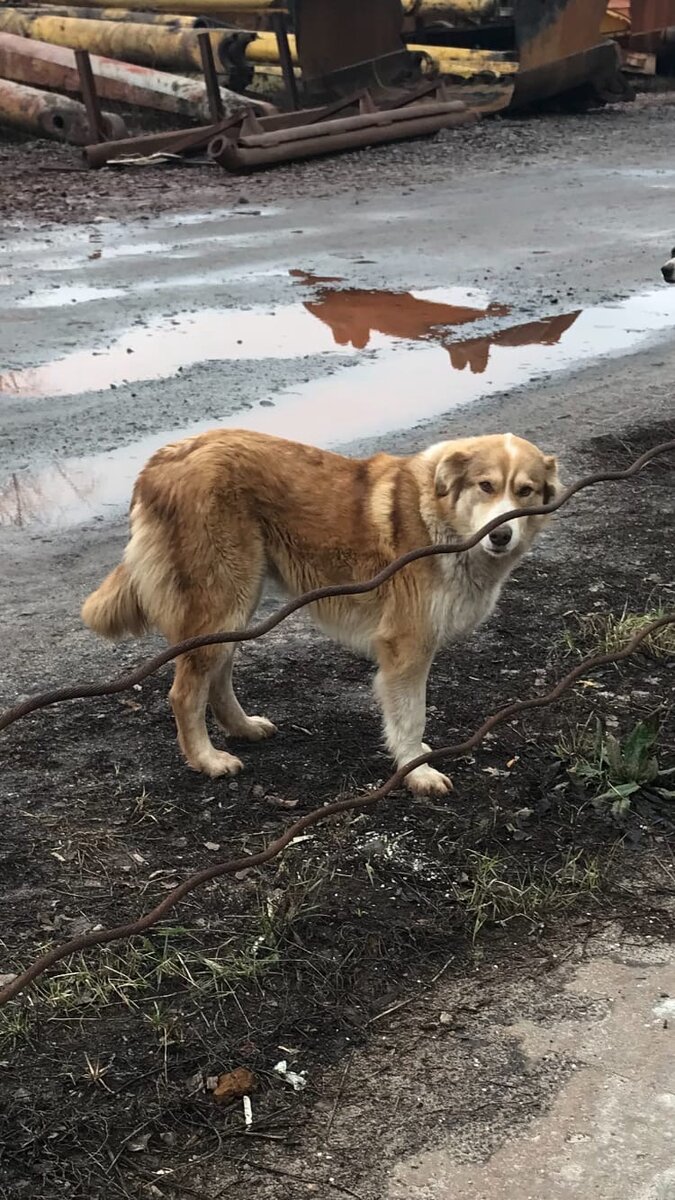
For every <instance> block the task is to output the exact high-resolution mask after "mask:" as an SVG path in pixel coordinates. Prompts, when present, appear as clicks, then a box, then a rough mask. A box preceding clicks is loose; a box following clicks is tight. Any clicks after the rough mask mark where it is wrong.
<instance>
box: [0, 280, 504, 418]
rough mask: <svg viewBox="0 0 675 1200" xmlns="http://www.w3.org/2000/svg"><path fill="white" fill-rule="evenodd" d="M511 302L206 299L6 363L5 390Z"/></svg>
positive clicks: (72, 387)
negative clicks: (47, 359) (235, 303)
mask: <svg viewBox="0 0 675 1200" xmlns="http://www.w3.org/2000/svg"><path fill="white" fill-rule="evenodd" d="M471 301H473V304H471V303H470V302H471ZM479 305H480V307H479ZM507 312H508V309H507V308H505V307H504V305H498V304H489V303H487V302H486V301H485V300H484V299H483V296H482V294H481V293H478V292H468V291H465V290H464V289H461V288H437V289H434V290H433V291H431V292H428V293H426V294H424V293H420V295H419V296H414V295H413V294H412V293H411V292H404V293H398V292H368V291H357V290H356V289H352V290H349V291H328V290H322V291H320V293H319V298H318V300H317V301H316V302H314V301H312V302H307V303H306V304H289V305H285V306H282V307H280V308H277V309H275V310H273V311H272V312H268V311H266V310H264V309H261V308H259V307H258V308H251V309H249V310H247V311H241V310H234V309H206V310H202V311H200V312H197V313H181V314H179V315H177V316H175V317H160V318H155V319H153V320H149V321H148V322H147V323H146V324H145V325H143V326H135V327H134V328H133V329H130V330H128V331H127V332H126V333H125V334H124V335H123V336H122V337H121V338H119V339H118V340H117V341H116V342H115V343H114V344H113V345H112V346H110V347H109V348H107V349H103V350H78V351H75V353H73V354H69V355H68V356H67V357H66V358H61V359H58V360H56V361H55V362H51V363H46V364H45V365H44V366H42V367H29V368H26V369H24V370H18V371H7V372H5V373H4V374H3V375H0V394H2V393H4V394H7V395H11V396H17V397H18V396H23V397H26V398H40V397H44V396H69V395H74V394H79V393H81V392H89V391H103V390H106V389H107V388H109V387H119V386H120V385H122V384H125V383H132V382H135V381H138V380H149V379H167V378H169V377H170V376H171V375H175V374H176V373H177V372H178V371H179V370H181V369H183V368H185V367H190V366H193V365H194V364H195V363H200V362H214V361H220V362H223V361H228V360H229V361H230V362H233V361H239V360H242V359H291V358H302V357H303V356H305V355H308V354H329V353H333V354H335V353H337V352H338V351H341V352H342V353H344V350H345V349H346V350H347V352H349V351H350V349H354V350H358V349H363V348H364V347H365V346H367V345H368V346H371V347H372V348H373V349H380V348H382V347H384V346H386V345H387V344H388V341H389V339H391V338H406V339H410V340H417V339H419V338H422V337H439V338H441V337H446V336H447V333H444V332H443V331H442V329H441V328H440V327H442V326H445V327H447V326H449V325H461V324H465V323H466V322H468V321H477V320H480V319H481V318H482V317H485V316H492V317H496V316H503V315H504V314H505V313H507ZM315 317H318V318H319V320H318V321H317V320H314V318H315Z"/></svg>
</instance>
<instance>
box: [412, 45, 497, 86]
mask: <svg viewBox="0 0 675 1200" xmlns="http://www.w3.org/2000/svg"><path fill="white" fill-rule="evenodd" d="M408 50H411V51H413V53H417V54H426V56H427V58H429V59H430V60H431V62H432V63H433V65H434V67H435V68H436V70H437V71H438V73H439V75H456V76H457V77H458V78H461V79H472V78H473V77H474V76H475V75H485V74H490V75H497V76H498V77H499V78H503V77H507V76H509V75H516V74H517V72H518V63H517V62H509V61H508V60H507V59H503V58H500V57H499V56H498V55H494V54H491V52H490V51H489V50H465V49H464V48H463V47H459V46H422V45H409V46H408Z"/></svg>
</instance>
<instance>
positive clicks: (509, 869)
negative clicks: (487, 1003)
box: [456, 851, 601, 942]
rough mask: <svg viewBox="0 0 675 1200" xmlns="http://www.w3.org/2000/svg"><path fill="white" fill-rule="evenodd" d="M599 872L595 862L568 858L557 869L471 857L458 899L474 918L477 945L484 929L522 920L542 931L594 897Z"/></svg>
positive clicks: (491, 857) (573, 855) (477, 855)
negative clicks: (551, 919)
mask: <svg viewBox="0 0 675 1200" xmlns="http://www.w3.org/2000/svg"><path fill="white" fill-rule="evenodd" d="M600 883H601V872H600V867H599V865H598V861H597V859H595V858H592V859H584V858H583V856H582V853H581V852H580V851H578V852H576V853H571V852H570V853H569V854H568V855H567V857H566V859H565V860H564V862H563V863H562V864H560V865H558V866H553V865H551V864H549V863H544V864H543V866H541V867H540V868H537V867H533V866H530V867H523V866H522V865H521V864H520V863H517V862H514V861H513V860H509V859H503V858H500V857H499V856H498V855H489V854H480V853H478V852H475V853H472V854H471V855H470V856H469V862H468V865H467V881H466V883H465V884H462V885H460V886H458V887H457V889H456V894H457V897H458V899H459V900H460V901H461V902H462V904H463V905H464V906H465V908H466V910H467V912H468V913H469V914H470V915H471V916H472V918H473V940H474V942H475V940H476V938H477V937H478V934H479V933H480V931H481V929H482V928H483V926H484V925H486V924H488V923H490V924H495V925H504V924H505V923H506V922H508V921H513V920H516V919H518V918H520V919H523V920H525V921H527V922H529V923H530V924H531V925H532V926H538V925H541V922H542V919H543V917H544V916H545V915H546V914H550V913H553V912H560V911H562V910H564V909H568V908H570V907H571V906H572V905H573V904H574V903H575V902H576V901H577V900H578V899H579V898H580V897H581V896H582V895H584V896H588V895H593V894H594V893H596V892H597V891H598V889H599V887H600Z"/></svg>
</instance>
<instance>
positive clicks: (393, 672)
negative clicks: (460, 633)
mask: <svg viewBox="0 0 675 1200" xmlns="http://www.w3.org/2000/svg"><path fill="white" fill-rule="evenodd" d="M376 653H377V661H378V664H379V668H380V669H379V671H378V672H377V675H376V676H375V695H376V696H377V699H378V700H379V702H380V707H381V709H382V715H383V717H384V735H385V738H386V742H387V746H388V748H389V751H390V753H391V754H392V756H393V758H394V760H395V762H396V766H397V767H403V766H405V764H406V763H409V762H411V760H412V759H413V758H418V757H419V755H420V754H425V753H426V752H427V751H428V749H429V747H428V746H427V745H426V743H425V742H423V741H422V738H423V736H424V726H425V724H426V701H427V678H428V675H429V669H430V667H431V663H432V660H433V651H432V650H429V651H427V652H424V653H421V652H420V647H419V646H415V645H414V643H413V641H412V640H411V639H410V638H409V637H407V636H403V637H401V638H382V639H381V640H378V642H377V645H376ZM405 782H406V786H407V787H409V788H410V790H411V791H413V792H417V793H418V794H420V795H435V796H444V795H446V793H447V792H449V791H451V790H452V783H451V781H450V779H449V778H448V776H447V775H442V774H441V772H440V771H437V770H435V768H434V767H431V766H429V765H428V764H427V763H425V764H424V765H423V766H421V767H415V769H414V771H411V772H410V774H409V775H407V776H406V779H405Z"/></svg>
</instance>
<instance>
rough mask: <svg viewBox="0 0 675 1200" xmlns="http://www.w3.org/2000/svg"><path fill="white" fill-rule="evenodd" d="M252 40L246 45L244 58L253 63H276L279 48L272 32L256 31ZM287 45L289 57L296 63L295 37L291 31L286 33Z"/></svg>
mask: <svg viewBox="0 0 675 1200" xmlns="http://www.w3.org/2000/svg"><path fill="white" fill-rule="evenodd" d="M253 37H254V40H253V41H252V42H249V43H248V46H247V47H246V58H247V59H248V61H249V62H253V63H278V61H279V48H278V46H277V39H276V37H275V36H274V34H273V33H256V34H254V35H253ZM288 45H289V48H290V51H291V59H292V61H293V63H295V64H296V66H297V63H298V52H297V49H296V45H295V38H294V36H293V34H292V33H290V34H289V35H288Z"/></svg>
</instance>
